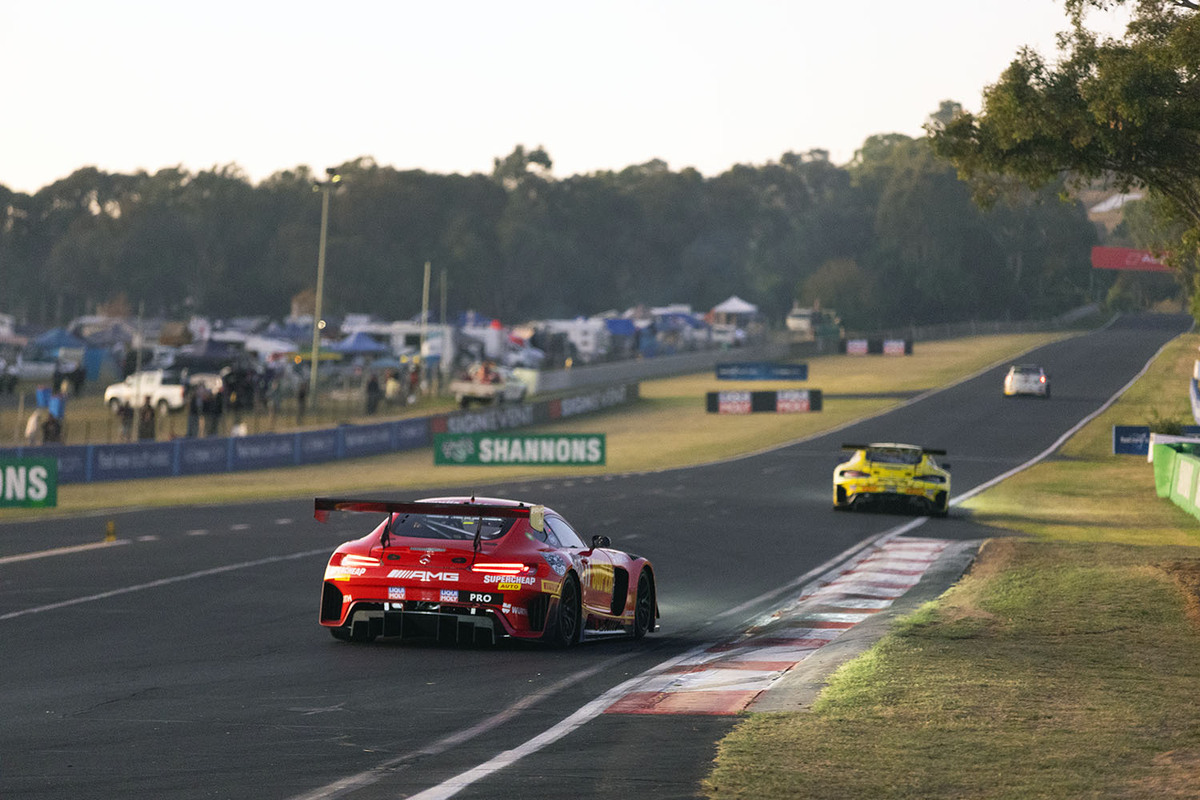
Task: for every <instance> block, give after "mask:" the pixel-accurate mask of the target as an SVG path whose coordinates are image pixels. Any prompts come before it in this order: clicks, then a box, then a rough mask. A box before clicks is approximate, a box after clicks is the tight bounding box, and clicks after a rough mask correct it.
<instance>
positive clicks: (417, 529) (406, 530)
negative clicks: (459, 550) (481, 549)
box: [391, 514, 516, 541]
mask: <svg viewBox="0 0 1200 800" xmlns="http://www.w3.org/2000/svg"><path fill="white" fill-rule="evenodd" d="M515 522H516V520H515V519H513V518H511V517H465V516H464V517H459V516H443V515H441V514H396V515H395V516H393V517H392V530H391V532H392V535H393V536H411V537H413V538H416V539H460V540H466V541H472V540H474V539H475V536H476V534H477V533H478V534H479V538H481V539H483V540H484V541H488V540H491V539H499V538H500V537H501V536H503V535H504V534H506V533H508V531H509V530H510V529H511V528H512V526H513V523H515Z"/></svg>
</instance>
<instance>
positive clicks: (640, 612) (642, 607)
mask: <svg viewBox="0 0 1200 800" xmlns="http://www.w3.org/2000/svg"><path fill="white" fill-rule="evenodd" d="M654 606H655V602H654V579H653V578H651V577H650V573H649V572H647V571H646V570H642V574H641V575H640V576H638V585H637V600H636V601H635V605H634V607H633V638H634V639H641V638H642V637H643V636H645V635H646V634H647V633H649V632H650V631H652V630H653V629H654Z"/></svg>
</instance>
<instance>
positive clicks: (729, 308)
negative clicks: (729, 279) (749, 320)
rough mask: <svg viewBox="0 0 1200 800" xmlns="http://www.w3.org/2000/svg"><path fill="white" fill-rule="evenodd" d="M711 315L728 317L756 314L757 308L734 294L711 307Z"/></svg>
mask: <svg viewBox="0 0 1200 800" xmlns="http://www.w3.org/2000/svg"><path fill="white" fill-rule="evenodd" d="M712 313H714V314H730V315H741V314H757V313H758V306H756V305H754V304H753V303H747V302H746V301H745V300H743V299H742V298H740V297H738V296H737V295H736V294H735V295H733V296H732V297H730V298H729V299H728V300H726V301H725V302H723V303H718V304H717V305H715V306H713V309H712Z"/></svg>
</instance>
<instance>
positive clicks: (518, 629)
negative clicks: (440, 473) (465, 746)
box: [314, 497, 659, 647]
mask: <svg viewBox="0 0 1200 800" xmlns="http://www.w3.org/2000/svg"><path fill="white" fill-rule="evenodd" d="M331 511H358V512H369V513H382V514H385V515H386V516H385V518H384V519H383V521H382V522H380V523H378V524H377V525H376V526H375V527H374V529H373V530H372V531H371V532H370V533H368V534H367V535H366V536H363V537H362V538H359V539H354V540H352V541H349V542H345V543H343V544H342V545H341V546H340V547H338V548H337V550H336V551H334V553H333V555H332V556H331V557H330V559H329V563H328V565H327V566H326V568H325V576H324V581H323V583H322V589H321V613H320V622H321V624H322V625H323V626H325V627H326V628H328V629H329V631H330V633H331V634H332V635H333V637H334V638H336V639H340V640H343V641H353V642H370V641H373V640H374V639H375V638H376V637H379V636H396V637H417V636H421V637H433V638H436V639H438V640H440V641H448V642H463V643H475V644H487V643H495V642H496V641H497V640H499V639H502V638H513V639H529V640H539V641H542V642H546V643H548V644H551V645H554V646H558V647H569V646H571V645H574V644H576V643H578V642H580V641H582V640H584V639H585V638H599V637H604V636H612V635H624V636H632V637H633V638H635V639H640V638H642V637H643V636H645V635H646V634H647V633H649V632H651V631H654V630H657V628H658V622H657V621H658V616H659V615H658V601H657V595H656V588H655V580H654V570H653V567H652V566H651V565H650V562H649V561H647V560H646V559H644V558H641V557H639V556H634V555H630V554H629V553H625V552H622V551H620V550H614V549H612V548H611V547H610V544H611V543H610V541H609V539H608V537H607V536H593V537H592V542H591V546H590V547H589V546H587V545H585V544H584V542H583V540H582V539H581V538H580V537H579V534H577V533H576V532H575V529H574V528H573V527H572V526H571V525H570V524H569V523H567V521H566V520H565V519H563V517H562V515H560V514H558V513H557V512H555V511H554V510H553V509H550V508H547V507H545V506H542V505H531V504H527V503H521V502H517V501H514V500H502V499H493V498H480V499H476V498H474V497H470V498H468V497H438V498H428V499H424V500H417V501H414V502H392V501H385V500H355V499H346V500H339V499H330V498H317V499H316V500H315V501H314V516H315V517H316V518H317V519H318V520H319V521H322V522H324V521H325V520H326V519H327V518H328V516H329V513H330V512H331Z"/></svg>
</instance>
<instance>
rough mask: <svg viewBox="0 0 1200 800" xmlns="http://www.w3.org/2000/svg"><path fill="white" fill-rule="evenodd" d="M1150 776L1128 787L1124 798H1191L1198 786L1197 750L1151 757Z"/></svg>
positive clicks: (1185, 750)
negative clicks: (1151, 769)
mask: <svg viewBox="0 0 1200 800" xmlns="http://www.w3.org/2000/svg"><path fill="white" fill-rule="evenodd" d="M1153 764H1154V770H1153V772H1154V774H1153V775H1148V776H1146V777H1145V778H1142V779H1141V780H1137V781H1133V782H1132V783H1130V784H1128V786H1127V790H1126V791H1125V792H1123V793H1122V796H1123V797H1128V798H1143V797H1144V798H1162V799H1163V800H1171V799H1172V798H1194V797H1195V796H1196V787H1197V786H1200V749H1197V748H1194V747H1191V748H1184V749H1181V750H1168V751H1167V752H1165V753H1159V754H1158V755H1157V756H1155V757H1154V761H1153Z"/></svg>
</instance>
